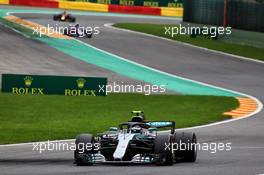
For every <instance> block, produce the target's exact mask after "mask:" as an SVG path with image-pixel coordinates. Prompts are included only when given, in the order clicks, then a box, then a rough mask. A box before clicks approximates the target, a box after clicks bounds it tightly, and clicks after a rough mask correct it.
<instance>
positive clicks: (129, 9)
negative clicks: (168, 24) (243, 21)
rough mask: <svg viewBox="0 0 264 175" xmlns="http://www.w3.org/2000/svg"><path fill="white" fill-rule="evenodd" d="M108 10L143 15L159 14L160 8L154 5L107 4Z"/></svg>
mask: <svg viewBox="0 0 264 175" xmlns="http://www.w3.org/2000/svg"><path fill="white" fill-rule="evenodd" d="M108 11H109V12H114V13H134V14H135V13H136V14H144V15H158V16H160V15H161V9H160V8H155V7H142V6H121V5H109V8H108Z"/></svg>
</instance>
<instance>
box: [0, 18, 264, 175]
mask: <svg viewBox="0 0 264 175" xmlns="http://www.w3.org/2000/svg"><path fill="white" fill-rule="evenodd" d="M17 16H19V17H22V18H23V19H27V20H31V21H34V22H38V23H40V24H44V25H47V24H48V23H50V24H51V23H53V21H51V20H50V19H51V15H40V14H37V15H36V14H34V15H32V14H17ZM77 19H78V21H79V23H80V24H84V25H91V24H92V25H99V26H100V28H101V32H102V33H101V34H100V35H98V36H95V37H94V38H93V39H91V40H90V39H82V41H84V42H87V43H89V44H91V45H93V46H95V47H97V48H100V49H102V50H106V51H109V52H111V53H113V54H116V55H119V56H122V57H124V58H126V59H130V60H133V61H136V62H138V63H141V64H144V65H147V66H150V67H153V68H156V69H159V70H162V71H165V72H169V73H172V74H175V75H179V76H182V77H186V78H190V79H193V80H197V81H201V82H205V83H208V84H212V85H216V86H220V87H224V88H227V89H231V90H235V91H238V92H242V93H246V94H249V95H252V96H254V97H257V98H258V99H259V100H260V101H262V102H263V101H264V78H263V73H264V64H262V63H256V62H252V61H247V60H242V59H238V58H234V57H231V56H226V55H222V54H218V53H213V52H210V51H206V50H202V49H198V48H193V47H190V46H186V45H183V44H180V43H177V42H170V41H166V40H161V39H158V38H152V37H148V36H142V35H138V34H134V33H129V32H124V31H118V30H115V29H111V28H106V27H104V24H105V23H116V22H149V23H178V22H179V21H178V20H175V21H174V20H161V19H148V18H138V19H134V18H128V17H125V16H124V17H102V16H100V17H96V16H77ZM4 42H5V43H8V44H6V45H4V44H3V43H4ZM0 51H1V56H0V72H1V73H4V72H5V73H6V72H14V71H16V72H17V73H34V74H44V73H45V74H62V75H85V76H90V75H93V76H107V77H110V78H112V79H111V80H112V81H127V82H131V81H132V82H136V81H135V80H131V79H126V78H125V77H122V76H119V75H117V74H115V73H113V72H109V71H107V70H103V69H101V68H98V67H96V66H93V65H89V64H86V63H83V62H81V61H79V60H76V59H74V58H71V57H69V56H67V55H64V54H62V53H60V52H58V51H56V50H55V49H53V48H50V47H49V46H46V45H44V44H42V43H39V42H37V41H33V40H31V39H27V38H25V37H23V36H21V35H20V34H17V33H15V32H14V31H12V30H10V29H7V28H4V27H3V26H1V25H0ZM263 55H264V54H263ZM194 131H195V132H196V133H197V135H198V140H199V141H200V142H224V143H225V142H231V143H232V150H231V151H219V152H216V153H214V154H213V153H210V152H209V151H199V152H198V160H197V162H196V163H179V164H175V165H174V166H164V167H157V166H153V165H144V166H138V165H135V166H131V165H130V166H120V165H95V166H92V167H76V166H75V165H74V164H73V159H72V157H73V153H72V152H65V151H63V152H44V153H42V154H39V153H37V152H34V151H32V145H22V146H21V145H20V146H8V147H1V146H0V174H5V175H8V174H25V175H29V174H64V175H65V174H76V175H77V174H88V175H105V174H107V175H118V174H121V175H124V174H131V175H141V174H144V175H153V174H157V175H160V174H164V175H175V174H179V175H183V174H186V175H190V174H195V175H204V174H214V175H222V174H226V175H237V174H239V175H255V174H261V173H264V112H263V111H262V112H260V113H258V114H257V115H255V116H252V117H250V118H247V119H242V120H238V121H234V122H230V123H226V124H221V125H217V126H211V127H205V128H200V129H194Z"/></svg>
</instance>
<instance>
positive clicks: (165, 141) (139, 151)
mask: <svg viewBox="0 0 264 175" xmlns="http://www.w3.org/2000/svg"><path fill="white" fill-rule="evenodd" d="M133 115H134V116H133V117H132V119H131V121H128V122H125V123H121V124H120V125H119V128H116V127H110V129H109V130H108V131H106V132H104V133H102V134H99V135H98V136H97V137H94V136H93V135H91V134H80V135H78V136H77V138H76V140H75V144H76V150H75V151H74V160H75V163H76V164H77V165H93V164H95V163H155V164H156V165H173V163H176V162H181V161H184V162H195V161H196V157H197V150H196V143H197V140H196V135H195V133H192V132H175V122H174V121H147V120H145V117H144V114H143V112H141V111H134V112H133ZM158 128H170V132H169V131H165V132H162V133H161V132H157V130H158ZM89 144H90V147H89V149H88V148H87V145H89ZM175 144H177V145H180V144H185V146H187V145H188V146H189V147H188V149H175V150H174V151H172V150H173V149H174V148H173V149H172V147H173V145H174V146H175ZM91 145H92V146H91ZM98 145H100V146H98ZM186 148H187V147H186Z"/></svg>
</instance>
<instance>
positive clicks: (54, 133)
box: [0, 93, 238, 144]
mask: <svg viewBox="0 0 264 175" xmlns="http://www.w3.org/2000/svg"><path fill="white" fill-rule="evenodd" d="M237 106H238V102H237V100H236V99H235V98H233V97H219V96H217V97H216V96H191V95H188V96H182V95H150V96H145V95H141V94H110V95H108V96H106V97H67V96H40V95H39V96H32V95H28V96H24V95H21V96H20V95H12V94H8V93H0V144H6V143H19V142H30V141H41V140H42V141H47V140H55V139H68V138H74V137H75V136H76V135H77V134H79V133H81V132H89V133H99V132H102V131H104V130H106V129H108V127H110V126H116V125H118V124H119V123H120V122H125V121H128V120H129V119H130V112H131V111H132V110H143V111H144V112H145V114H146V117H147V119H149V120H174V121H176V125H177V127H178V128H181V127H189V126H195V125H201V124H206V123H211V122H215V121H219V120H224V119H227V118H228V116H223V115H222V113H223V112H225V111H229V110H231V109H234V108H236V107H237Z"/></svg>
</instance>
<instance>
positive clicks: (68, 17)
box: [53, 11, 76, 22]
mask: <svg viewBox="0 0 264 175" xmlns="http://www.w3.org/2000/svg"><path fill="white" fill-rule="evenodd" d="M53 20H54V21H63V22H75V21H76V18H75V17H73V16H72V15H70V14H68V13H67V12H66V11H64V12H63V13H60V14H57V15H53Z"/></svg>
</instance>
